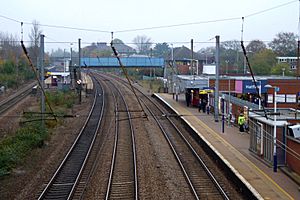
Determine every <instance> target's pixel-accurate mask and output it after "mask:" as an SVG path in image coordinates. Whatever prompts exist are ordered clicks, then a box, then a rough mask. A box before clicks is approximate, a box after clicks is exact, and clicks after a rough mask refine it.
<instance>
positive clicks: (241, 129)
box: [238, 113, 246, 132]
mask: <svg viewBox="0 0 300 200" xmlns="http://www.w3.org/2000/svg"><path fill="white" fill-rule="evenodd" d="M245 121H246V119H245V116H244V114H243V113H241V114H240V116H239V118H238V124H239V126H240V132H244V131H245V130H244V125H245Z"/></svg>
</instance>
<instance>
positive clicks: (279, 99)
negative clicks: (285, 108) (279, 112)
mask: <svg viewBox="0 0 300 200" xmlns="http://www.w3.org/2000/svg"><path fill="white" fill-rule="evenodd" d="M276 101H277V102H280V103H285V94H277V96H276Z"/></svg>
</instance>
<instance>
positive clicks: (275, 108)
mask: <svg viewBox="0 0 300 200" xmlns="http://www.w3.org/2000/svg"><path fill="white" fill-rule="evenodd" d="M265 88H267V89H270V88H273V89H274V133H273V135H274V136H273V139H274V149H273V171H274V172H277V151H276V131H277V126H276V122H277V102H276V96H277V92H278V91H279V87H276V86H272V85H269V84H268V85H265Z"/></svg>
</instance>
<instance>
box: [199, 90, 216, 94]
mask: <svg viewBox="0 0 300 200" xmlns="http://www.w3.org/2000/svg"><path fill="white" fill-rule="evenodd" d="M211 93H214V90H211V89H205V90H199V94H211Z"/></svg>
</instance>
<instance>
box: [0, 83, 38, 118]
mask: <svg viewBox="0 0 300 200" xmlns="http://www.w3.org/2000/svg"><path fill="white" fill-rule="evenodd" d="M34 85H36V82H33V83H30V84H28V85H26V86H25V87H24V88H22V89H20V90H19V91H17V92H16V93H14V94H13V95H11V96H9V97H8V98H6V99H4V100H3V101H1V102H0V115H1V114H3V113H4V112H6V111H7V110H9V109H10V108H11V107H13V106H14V105H16V103H18V102H19V101H21V100H23V99H24V98H25V97H26V96H28V95H29V94H30V93H31V91H32V88H33V86H34Z"/></svg>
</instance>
